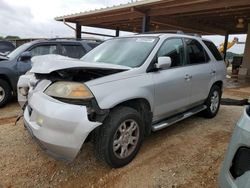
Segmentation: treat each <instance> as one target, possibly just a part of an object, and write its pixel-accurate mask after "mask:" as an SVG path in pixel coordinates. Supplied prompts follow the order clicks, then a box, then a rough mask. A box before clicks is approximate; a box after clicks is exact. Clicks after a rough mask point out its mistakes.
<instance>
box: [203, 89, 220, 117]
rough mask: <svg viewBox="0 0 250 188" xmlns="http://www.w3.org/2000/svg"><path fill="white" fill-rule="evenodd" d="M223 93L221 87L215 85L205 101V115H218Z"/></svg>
mask: <svg viewBox="0 0 250 188" xmlns="http://www.w3.org/2000/svg"><path fill="white" fill-rule="evenodd" d="M221 94H222V92H221V88H220V87H219V86H217V85H213V86H212V88H211V90H210V92H209V95H208V98H207V100H206V102H205V105H206V106H207V109H206V110H204V111H203V116H204V117H206V118H213V117H215V116H216V115H217V113H218V111H219V109H220V101H221Z"/></svg>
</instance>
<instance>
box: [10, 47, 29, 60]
mask: <svg viewBox="0 0 250 188" xmlns="http://www.w3.org/2000/svg"><path fill="white" fill-rule="evenodd" d="M29 46H30V44H29V43H26V44H23V45H21V46H19V47H18V48H16V49H15V50H14V51H12V52H11V53H10V54H8V55H7V57H8V58H9V59H10V60H12V59H15V58H16V57H17V56H18V55H20V54H21V53H22V52H24V51H25V50H26V49H27V48H28V47H29Z"/></svg>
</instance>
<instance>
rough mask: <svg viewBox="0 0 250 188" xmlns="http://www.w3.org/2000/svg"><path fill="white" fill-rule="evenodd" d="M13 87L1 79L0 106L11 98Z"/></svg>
mask: <svg viewBox="0 0 250 188" xmlns="http://www.w3.org/2000/svg"><path fill="white" fill-rule="evenodd" d="M11 96H12V95H11V88H10V86H9V84H8V83H7V82H6V81H4V80H2V79H0V107H3V106H4V105H6V104H7V102H8V101H9V100H10V98H11Z"/></svg>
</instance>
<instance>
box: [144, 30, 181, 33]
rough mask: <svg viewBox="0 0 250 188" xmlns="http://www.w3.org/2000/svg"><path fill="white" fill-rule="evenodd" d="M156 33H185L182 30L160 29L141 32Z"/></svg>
mask: <svg viewBox="0 0 250 188" xmlns="http://www.w3.org/2000/svg"><path fill="white" fill-rule="evenodd" d="M154 33H176V34H184V32H183V31H181V30H159V31H147V32H143V33H140V34H154Z"/></svg>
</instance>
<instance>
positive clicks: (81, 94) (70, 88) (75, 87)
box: [44, 81, 93, 100]
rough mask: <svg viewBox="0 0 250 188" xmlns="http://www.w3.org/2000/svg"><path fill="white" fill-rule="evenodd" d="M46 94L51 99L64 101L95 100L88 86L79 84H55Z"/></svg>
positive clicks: (61, 82)
mask: <svg viewBox="0 0 250 188" xmlns="http://www.w3.org/2000/svg"><path fill="white" fill-rule="evenodd" d="M44 93H45V94H47V95H49V96H51V97H55V98H62V99H73V100H85V99H91V98H93V95H92V93H91V92H90V90H89V89H88V88H87V86H85V85H84V84H82V83H78V82H68V81H58V82H54V83H53V84H51V85H50V86H49V87H48V88H47V89H46V90H45V92H44Z"/></svg>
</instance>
